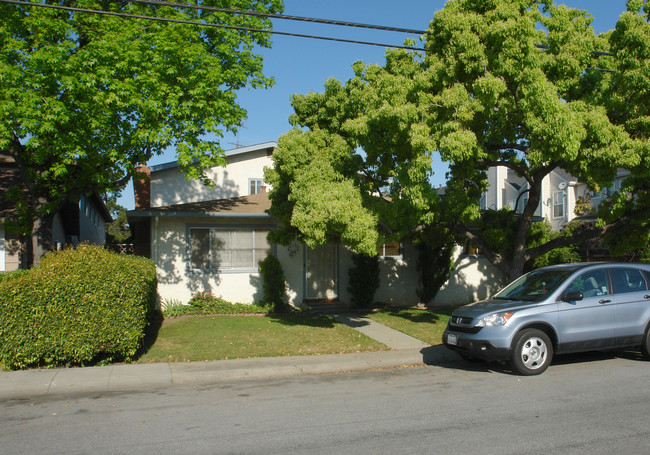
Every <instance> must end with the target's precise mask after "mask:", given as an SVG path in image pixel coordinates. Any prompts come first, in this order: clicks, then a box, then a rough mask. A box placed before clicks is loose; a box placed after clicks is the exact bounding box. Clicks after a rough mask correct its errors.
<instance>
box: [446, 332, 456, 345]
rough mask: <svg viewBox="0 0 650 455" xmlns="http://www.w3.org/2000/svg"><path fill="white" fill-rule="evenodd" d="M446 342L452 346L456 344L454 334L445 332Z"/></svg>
mask: <svg viewBox="0 0 650 455" xmlns="http://www.w3.org/2000/svg"><path fill="white" fill-rule="evenodd" d="M447 344H451V345H452V346H456V345H457V344H458V337H457V336H456V335H454V334H453V333H448V334H447Z"/></svg>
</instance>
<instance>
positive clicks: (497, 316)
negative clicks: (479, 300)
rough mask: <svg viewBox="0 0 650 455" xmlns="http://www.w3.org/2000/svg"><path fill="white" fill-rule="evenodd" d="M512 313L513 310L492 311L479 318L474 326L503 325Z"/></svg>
mask: <svg viewBox="0 0 650 455" xmlns="http://www.w3.org/2000/svg"><path fill="white" fill-rule="evenodd" d="M513 314H514V312H512V311H510V312H508V313H492V314H490V315H488V316H485V317H483V318H481V319H479V321H478V323H477V324H476V327H496V326H499V325H505V323H506V322H508V319H510V317H511V316H512V315H513Z"/></svg>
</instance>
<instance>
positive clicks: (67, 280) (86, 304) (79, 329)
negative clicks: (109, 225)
mask: <svg viewBox="0 0 650 455" xmlns="http://www.w3.org/2000/svg"><path fill="white" fill-rule="evenodd" d="M156 288H157V279H156V268H155V266H154V264H153V262H151V261H150V260H149V259H145V258H141V257H135V256H126V255H119V254H116V253H111V252H109V251H108V250H105V249H103V248H101V247H99V246H95V245H87V244H83V245H80V246H79V247H78V248H76V249H68V250H64V251H58V252H52V253H50V254H48V255H47V256H45V257H44V258H43V259H42V261H41V264H40V265H39V266H38V267H36V268H33V269H31V270H29V271H28V272H27V273H20V274H17V275H15V276H12V277H10V278H8V279H3V280H0V362H2V363H3V365H4V367H5V368H9V369H19V368H26V367H30V366H56V365H66V364H72V365H84V364H89V363H93V362H96V361H100V360H101V361H114V360H127V361H128V360H131V359H132V358H133V356H134V355H135V354H136V351H137V350H138V348H139V346H140V343H141V341H142V339H143V337H144V331H145V328H146V326H147V321H148V317H153V316H154V314H155V302H156Z"/></svg>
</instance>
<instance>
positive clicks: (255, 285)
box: [151, 217, 268, 303]
mask: <svg viewBox="0 0 650 455" xmlns="http://www.w3.org/2000/svg"><path fill="white" fill-rule="evenodd" d="M215 224H217V223H215V222H214V221H207V220H206V218H173V217H158V218H154V219H153V220H152V223H151V230H152V235H151V238H152V239H153V240H152V245H151V253H152V254H151V255H152V259H153V261H154V262H155V264H156V270H157V273H158V294H159V296H160V298H161V299H162V301H164V300H165V299H177V300H180V301H181V302H183V303H187V302H188V301H189V300H190V299H191V298H192V296H193V295H195V294H197V293H199V292H202V291H209V292H211V293H212V294H213V295H215V296H217V297H222V298H224V299H225V300H228V301H230V302H237V303H254V302H256V301H259V300H261V299H262V297H263V291H262V281H261V278H260V274H259V273H251V272H230V271H228V272H223V273H216V272H215V273H200V272H189V271H188V270H187V238H186V233H187V226H188V225H192V226H197V225H208V226H214V225H215ZM246 224H249V225H253V224H260V225H264V226H267V225H268V221H267V222H266V223H263V222H260V223H256V222H246ZM224 225H226V223H224Z"/></svg>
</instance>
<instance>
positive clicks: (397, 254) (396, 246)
mask: <svg viewBox="0 0 650 455" xmlns="http://www.w3.org/2000/svg"><path fill="white" fill-rule="evenodd" d="M377 256H379V257H382V258H401V257H402V244H401V243H399V242H390V243H384V244H383V245H380V246H379V249H378V250H377Z"/></svg>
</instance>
